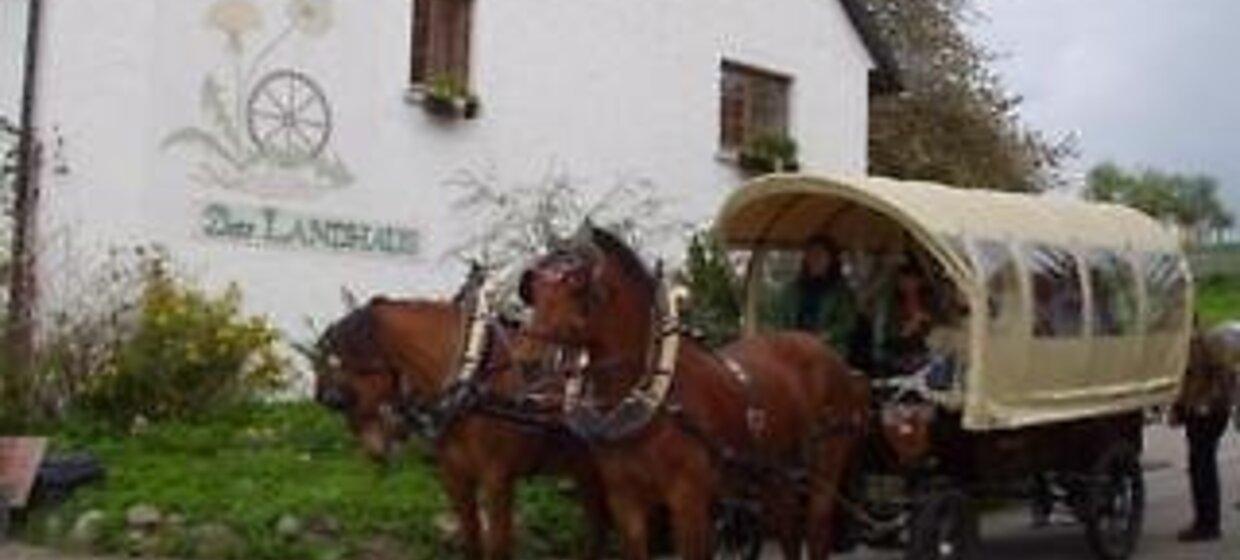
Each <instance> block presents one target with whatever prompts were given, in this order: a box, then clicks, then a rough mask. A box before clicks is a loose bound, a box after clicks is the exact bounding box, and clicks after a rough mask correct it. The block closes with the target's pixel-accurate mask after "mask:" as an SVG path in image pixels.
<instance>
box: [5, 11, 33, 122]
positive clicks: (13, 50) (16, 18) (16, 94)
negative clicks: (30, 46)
mask: <svg viewBox="0 0 1240 560" xmlns="http://www.w3.org/2000/svg"><path fill="white" fill-rule="evenodd" d="M27 2H29V0H0V115H3V116H4V117H6V118H8V119H9V120H11V121H17V114H18V112H19V111H20V109H21V83H22V64H23V63H24V61H25V59H26V58H25V55H26V14H27V12H26V5H27Z"/></svg>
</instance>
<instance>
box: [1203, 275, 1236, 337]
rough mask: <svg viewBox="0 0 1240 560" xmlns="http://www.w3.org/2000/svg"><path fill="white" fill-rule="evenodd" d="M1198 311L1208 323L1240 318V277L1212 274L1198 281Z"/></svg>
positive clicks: (1204, 321) (1205, 322)
mask: <svg viewBox="0 0 1240 560" xmlns="http://www.w3.org/2000/svg"><path fill="white" fill-rule="evenodd" d="M1197 313H1198V314H1200V316H1201V320H1202V322H1203V323H1204V324H1206V325H1213V324H1216V323H1219V322H1222V321H1226V320H1229V319H1240V277H1236V276H1212V277H1207V278H1204V279H1202V280H1201V281H1200V282H1198V284H1197Z"/></svg>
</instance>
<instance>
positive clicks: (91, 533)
mask: <svg viewBox="0 0 1240 560" xmlns="http://www.w3.org/2000/svg"><path fill="white" fill-rule="evenodd" d="M106 521H107V515H105V514H104V513H103V512H102V511H99V510H97V509H92V510H90V511H87V512H86V513H83V514H82V515H80V516H78V518H77V521H74V522H73V528H72V529H70V530H69V536H68V541H69V545H70V546H73V547H75V548H80V549H89V548H90V547H91V546H93V545H94V544H95V543H97V542H99V537H100V536H101V535H102V534H103V524H104V523H105V522H106Z"/></svg>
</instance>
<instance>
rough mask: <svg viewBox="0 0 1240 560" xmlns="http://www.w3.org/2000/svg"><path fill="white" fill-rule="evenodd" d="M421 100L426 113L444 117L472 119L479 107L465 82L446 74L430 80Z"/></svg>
mask: <svg viewBox="0 0 1240 560" xmlns="http://www.w3.org/2000/svg"><path fill="white" fill-rule="evenodd" d="M422 101H423V106H424V107H425V108H426V111H427V112H428V113H430V114H432V115H435V116H438V117H444V118H451V117H464V118H466V119H472V118H474V117H477V116H478V110H479V109H480V108H481V107H480V104H479V102H478V96H477V95H474V94H473V93H470V91H469V89H468V88H466V87H465V84H463V83H461V82H460V81H459V80H457V79H456V78H454V77H452V76H449V75H446V74H441V75H439V76H436V77H434V78H433V79H431V80H430V82H429V83H428V84H427V86H426V91H425V94H424V97H423V100H422Z"/></svg>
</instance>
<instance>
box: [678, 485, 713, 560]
mask: <svg viewBox="0 0 1240 560" xmlns="http://www.w3.org/2000/svg"><path fill="white" fill-rule="evenodd" d="M712 503H713V500H712V498H711V497H710V493H709V492H703V491H690V492H682V493H678V495H677V496H675V497H674V498H673V499H672V500H671V502H670V503H668V509H669V510H670V512H671V516H672V529H673V530H674V531H675V533H676V552H678V553H679V554H680V557H681V558H682V559H683V560H710V558H711V555H712V553H713V552H714V551H713V550H712V547H711V543H712V540H713V536H714V535H713V534H712V532H713V526H712V523H711V521H712V518H711V504H712Z"/></svg>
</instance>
